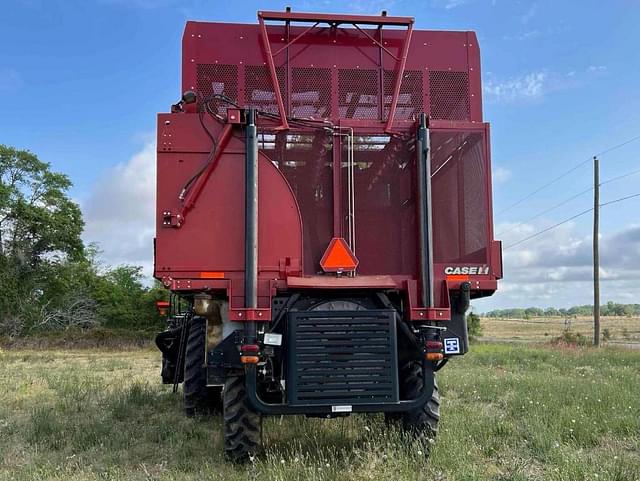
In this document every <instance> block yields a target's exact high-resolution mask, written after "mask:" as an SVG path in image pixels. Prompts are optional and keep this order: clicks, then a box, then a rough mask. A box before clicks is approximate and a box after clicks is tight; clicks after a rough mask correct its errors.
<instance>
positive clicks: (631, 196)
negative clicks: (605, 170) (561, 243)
mask: <svg viewBox="0 0 640 481" xmlns="http://www.w3.org/2000/svg"><path fill="white" fill-rule="evenodd" d="M634 197H640V192H639V193H637V194H632V195H627V196H625V197H620V198H618V199H614V200H610V201H609V202H604V203H602V204H599V206H600V207H604V206H605V205H611V204H615V203H617V202H622V201H623V200H628V199H633V198H634ZM592 211H593V207H591V208H590V209H587V210H584V211H582V212H580V213H578V214H576V215H573V216H571V217H569V218H568V219H565V220H563V221H561V222H558V223H557V224H554V225H552V226H551V227H547V228H546V229H543V230H541V231H538V232H536V233H535V234H531V235H530V236H528V237H525V238H524V239H520V240H519V241H517V242H514V243H513V244H510V245H508V246H507V247H505V248H504V250H507V249H511V248H512V247H515V246H517V245H520V244H522V243H523V242H526V241H528V240H530V239H533V238H534V237H538V236H539V235H542V234H544V233H545V232H549V231H550V230H553V229H555V228H557V227H560V226H561V225H563V224H566V223H567V222H570V221H572V220H574V219H577V218H578V217H581V216H583V215H585V214H588V213H589V212H592Z"/></svg>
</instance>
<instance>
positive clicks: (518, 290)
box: [0, 0, 640, 310]
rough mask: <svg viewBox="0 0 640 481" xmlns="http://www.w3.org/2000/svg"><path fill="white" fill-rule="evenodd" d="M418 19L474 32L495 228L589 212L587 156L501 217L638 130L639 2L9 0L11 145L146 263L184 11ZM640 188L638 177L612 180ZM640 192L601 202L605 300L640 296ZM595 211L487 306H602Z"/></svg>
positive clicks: (631, 151)
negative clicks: (597, 300)
mask: <svg viewBox="0 0 640 481" xmlns="http://www.w3.org/2000/svg"><path fill="white" fill-rule="evenodd" d="M287 4H289V5H291V6H292V7H293V9H294V10H299V11H303V10H304V11H308V10H318V11H325V12H331V11H342V12H357V13H378V12H380V10H381V9H382V8H386V9H388V10H389V12H390V14H395V15H411V16H414V17H415V18H416V22H417V27H418V28H424V29H444V30H448V29H452V30H474V31H476V32H477V34H478V38H479V41H480V48H481V54H482V69H483V82H484V89H485V93H484V95H485V101H484V116H485V119H486V120H487V121H489V122H491V124H492V149H493V166H494V182H495V185H494V204H495V211H496V214H497V215H496V219H495V221H496V232H497V233H501V232H505V234H504V240H505V241H506V242H507V243H512V242H514V241H517V240H519V239H521V238H524V237H526V236H527V235H529V234H531V233H534V232H536V231H538V230H540V229H543V228H545V227H547V226H550V225H553V224H554V223H556V222H558V221H560V220H563V219H565V218H567V217H570V216H571V215H572V214H575V213H577V212H580V211H582V210H584V209H587V208H589V207H590V204H591V202H592V201H591V198H590V195H589V194H588V193H587V194H585V195H583V196H581V197H578V198H576V199H575V200H573V201H571V202H569V203H567V204H566V205H564V206H562V208H560V209H558V210H556V211H552V212H549V213H548V214H546V215H543V216H541V217H540V218H538V219H536V220H534V221H532V222H526V221H527V220H528V219H529V218H531V217H533V216H535V215H536V214H537V213H539V212H540V211H542V210H544V209H545V208H547V207H551V206H553V205H554V204H557V203H558V202H560V201H562V200H563V199H564V198H567V197H569V196H570V195H571V194H574V193H577V192H580V191H582V190H584V189H585V188H588V187H589V185H590V182H591V175H592V171H591V169H590V165H589V164H585V165H584V166H582V167H581V168H579V169H577V170H576V171H575V172H574V173H572V174H571V175H570V176H567V177H565V178H563V179H562V180H561V181H559V182H558V183H556V184H554V185H553V186H551V187H549V188H548V189H545V190H544V191H542V192H540V193H539V194H538V195H536V196H534V197H532V198H531V199H528V200H527V201H526V202H523V203H522V204H520V205H518V206H517V207H514V208H512V209H509V210H508V211H506V212H504V213H501V214H499V215H498V213H499V212H501V211H502V210H504V209H505V208H507V207H509V206H510V205H511V204H513V203H514V202H516V201H517V200H518V199H520V198H522V197H523V196H524V195H525V194H527V193H529V192H531V191H532V190H534V189H535V188H536V187H538V186H540V185H543V184H545V183H546V182H548V181H550V180H552V179H553V178H554V177H556V176H558V175H560V174H562V173H563V172H564V171H566V170H568V169H569V168H570V167H572V166H573V165H576V164H578V163H580V162H582V161H583V160H585V159H587V158H589V157H591V156H592V155H593V154H594V153H597V152H600V151H603V150H605V149H607V148H608V147H610V146H613V145H616V144H618V143H620V142H623V141H625V140H627V139H629V138H632V137H634V136H638V135H640V100H639V99H640V81H639V80H640V76H639V72H640V55H638V45H640V29H639V28H638V25H640V4H638V2H637V1H632V0H628V1H624V0H618V1H611V2H601V1H591V0H587V1H564V2H554V1H533V2H525V1H513V0H510V1H507V0H423V1H409V0H387V1H384V2H382V1H376V0H356V1H353V2H348V1H340V2H337V1H330V0H306V1H303V2H293V1H292V2H288V3H286V2H274V1H270V0H265V1H261V2H255V1H251V0H250V1H245V2H218V1H209V2H205V1H198V0H193V1H185V2H180V1H174V0H95V1H71V0H68V1H62V0H0V6H1V7H2V9H1V10H0V11H2V18H0V27H1V28H0V102H1V105H2V108H3V112H4V113H3V115H0V142H2V143H6V144H10V145H14V146H16V147H20V148H28V149H29V150H31V151H33V152H35V153H37V154H38V155H39V156H40V158H41V159H43V160H46V161H48V162H51V164H52V165H53V167H54V169H56V170H58V171H62V172H65V173H67V174H69V175H70V177H71V179H72V180H73V182H74V188H73V191H72V194H73V196H74V197H75V198H76V199H77V200H78V201H79V202H80V204H81V205H82V207H83V210H84V211H85V218H86V220H87V232H86V234H85V238H86V239H87V240H94V241H95V240H99V241H101V244H102V247H103V249H104V260H105V262H108V263H119V262H132V263H136V264H142V265H144V266H145V267H147V268H149V266H150V263H151V249H150V237H152V235H153V233H152V232H153V209H154V207H153V143H152V137H153V132H154V129H155V113H156V112H159V111H166V110H167V109H168V107H169V105H170V104H171V103H172V102H174V101H175V100H176V99H177V98H178V97H179V94H180V91H179V89H180V81H179V79H180V41H181V36H182V30H183V28H184V22H185V20H187V19H198V20H215V21H234V22H254V21H255V18H256V13H255V12H256V10H258V9H275V10H281V9H283V8H284V6H285V5H287ZM639 147H640V141H637V142H634V143H631V144H629V145H627V146H625V147H623V148H620V149H617V150H615V151H614V152H611V153H609V154H606V155H603V156H602V173H601V177H602V178H603V179H608V178H610V177H614V176H616V175H621V174H625V173H627V172H630V171H633V170H636V169H640V155H638V154H637V153H636V152H637V150H638V148H639ZM637 192H640V174H638V175H635V176H629V177H628V178H626V179H623V180H621V181H616V182H611V183H610V184H607V185H605V186H603V187H602V194H601V196H602V200H603V201H607V200H610V199H614V198H617V197H621V196H624V195H629V194H634V193H637ZM639 210H640V200H639V199H633V200H629V201H627V202H624V203H620V204H616V205H615V206H611V207H605V208H603V211H602V235H603V278H604V283H603V300H608V299H613V300H619V301H623V302H633V301H634V300H635V302H638V299H640V288H638V287H636V285H638V284H639V283H638V282H637V281H638V280H640V215H639V214H638V211H639ZM589 235H590V216H589V215H586V216H583V217H581V218H579V219H576V220H575V222H571V223H568V224H565V225H563V226H562V227H560V228H558V229H556V230H554V231H551V232H550V233H548V234H545V235H543V236H540V237H539V238H537V239H535V240H532V241H530V242H527V243H524V244H522V245H521V246H519V247H518V248H514V249H513V250H509V251H507V252H505V269H506V273H505V274H506V277H507V278H506V279H505V281H504V283H503V289H502V292H501V293H499V294H497V295H496V296H495V297H494V298H492V299H490V300H488V301H482V302H480V303H478V304H477V308H478V309H480V310H484V309H488V308H492V307H501V306H510V305H542V306H544V305H553V304H555V305H571V304H574V303H587V302H589V301H590V298H589V297H590V293H591V290H590V285H589V283H588V278H589V275H590V268H589V256H588V250H589V242H590V239H589Z"/></svg>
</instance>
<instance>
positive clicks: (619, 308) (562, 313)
mask: <svg viewBox="0 0 640 481" xmlns="http://www.w3.org/2000/svg"><path fill="white" fill-rule="evenodd" d="M482 315H483V317H493V318H502V319H506V318H510V319H531V318H532V317H578V316H592V315H593V306H592V305H583V306H573V307H570V308H568V309H565V308H559V309H558V308H555V307H547V308H545V309H543V308H540V307H527V308H513V309H495V310H493V311H489V312H485V313H484V314H482ZM600 315H601V316H621V317H624V316H626V317H632V316H640V304H618V303H616V302H611V301H609V302H607V303H606V304H605V305H603V306H600Z"/></svg>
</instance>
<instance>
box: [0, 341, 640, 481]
mask: <svg viewBox="0 0 640 481" xmlns="http://www.w3.org/2000/svg"><path fill="white" fill-rule="evenodd" d="M0 365H1V366H2V376H0V479H1V480H10V479H15V480H40V479H56V480H109V479H113V480H132V479H133V480H151V479H162V480H165V479H166V480H219V479H220V480H221V479H225V480H226V479H230V480H247V479H251V480H263V481H276V480H282V481H285V480H286V481H294V480H394V481H400V480H440V481H442V480H452V481H453V480H456V481H458V480H505V481H506V480H567V481H577V480H587V479H588V480H597V481H606V480H617V481H634V480H640V352H638V351H635V350H622V349H601V350H593V349H562V350H561V349H557V348H549V347H537V348H534V347H525V346H522V347H521V346H518V345H504V344H479V345H476V346H474V347H473V352H472V353H471V354H469V355H468V356H465V358H463V359H457V360H454V361H452V362H451V363H450V364H449V365H448V366H447V367H446V368H445V369H443V371H442V372H441V375H440V377H439V384H440V387H441V392H442V397H443V407H442V422H441V432H440V435H439V437H438V441H437V443H436V444H435V446H434V447H433V449H432V456H431V458H430V459H429V460H425V456H424V452H425V449H426V447H425V446H422V445H419V444H417V443H414V442H412V441H410V440H408V439H405V438H403V436H402V435H401V434H400V433H398V432H395V431H391V432H389V431H386V430H385V429H384V424H383V422H382V420H381V419H380V416H352V417H350V418H345V419H337V420H330V421H324V420H318V419H305V418H284V419H280V418H269V419H267V420H266V421H265V426H264V427H265V441H266V445H267V451H266V453H265V455H263V456H261V457H259V458H257V459H256V460H255V461H254V462H253V463H252V464H250V465H249V466H248V467H237V466H233V465H230V464H228V463H226V462H225V461H224V460H223V458H222V455H221V439H220V420H219V419H218V418H198V419H186V418H184V417H183V416H182V414H181V406H180V400H179V398H178V397H177V396H175V395H173V394H172V393H171V389H170V387H167V386H162V385H160V384H159V382H158V380H159V376H158V369H159V355H158V354H157V353H156V352H155V351H153V350H150V349H137V350H136V349H132V350H127V351H113V350H70V351H61V350H44V351H35V350H24V349H23V350H17V349H10V350H7V349H5V350H3V351H0Z"/></svg>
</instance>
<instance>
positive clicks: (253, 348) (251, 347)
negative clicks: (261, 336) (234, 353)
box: [240, 344, 260, 354]
mask: <svg viewBox="0 0 640 481" xmlns="http://www.w3.org/2000/svg"><path fill="white" fill-rule="evenodd" d="M259 351H260V346H258V345H257V344H243V345H242V346H240V352H241V353H243V354H244V353H245V352H259Z"/></svg>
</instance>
